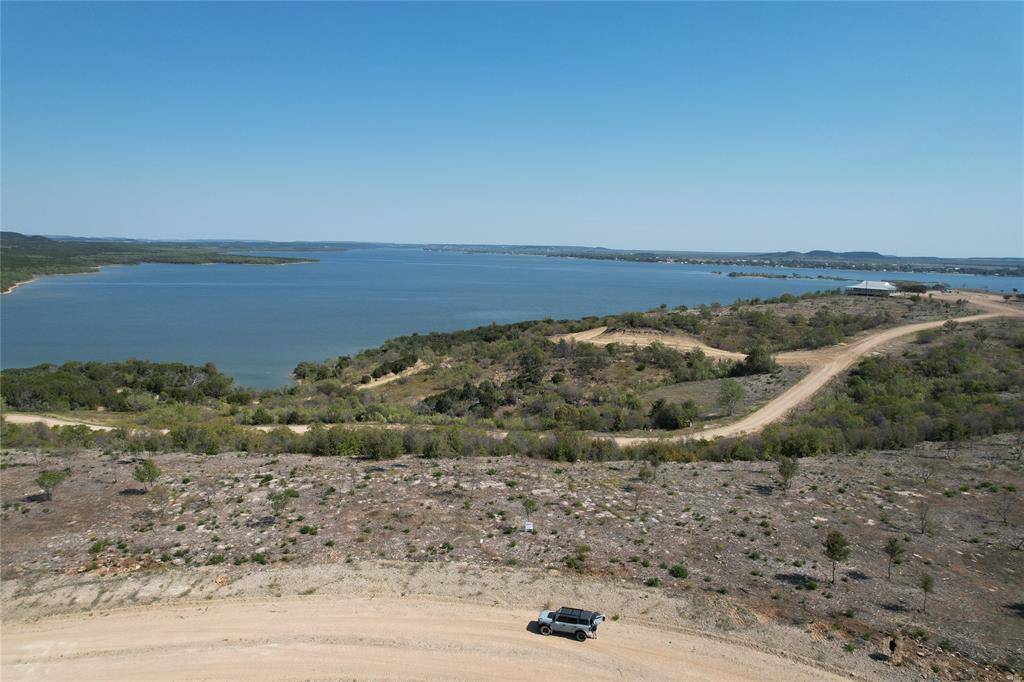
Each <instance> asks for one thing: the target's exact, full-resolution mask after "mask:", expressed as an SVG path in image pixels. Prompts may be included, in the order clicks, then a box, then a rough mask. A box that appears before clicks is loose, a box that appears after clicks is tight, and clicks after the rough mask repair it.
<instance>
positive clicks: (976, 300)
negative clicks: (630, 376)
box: [614, 292, 1024, 446]
mask: <svg viewBox="0 0 1024 682" xmlns="http://www.w3.org/2000/svg"><path fill="white" fill-rule="evenodd" d="M937 296H939V297H942V298H949V299H951V300H955V299H961V298H966V299H967V300H968V301H970V302H971V303H972V304H974V305H976V306H977V307H979V308H981V309H982V310H987V311H989V312H985V313H980V314H977V315H967V316H964V317H958V318H955V319H956V321H957V322H978V321H980V320H988V319H992V318H995V317H1017V318H1024V309H1021V308H1015V307H1013V306H1011V305H1008V304H1005V303H1003V302H1002V300H1001V299H1000V298H999V297H996V296H993V295H990V294H976V293H959V292H956V293H950V294H943V295H937ZM945 323H946V320H934V321H931V322H918V323H915V324H905V325H902V326H899V327H893V328H892V329H884V330H882V331H879V332H875V333H873V334H870V335H868V336H865V337H863V338H861V339H860V340H858V341H856V342H854V343H851V344H849V345H844V346H833V347H831V348H825V349H819V350H814V351H794V352H791V353H780V354H779V355H778V361H779V362H780V363H782V364H786V365H808V366H810V367H811V371H810V372H809V373H808V374H807V376H805V377H804V378H803V379H801V380H800V381H798V382H797V383H796V384H794V385H793V386H792V387H791V388H789V389H788V390H787V391H785V392H784V393H782V394H780V395H778V396H776V397H775V398H773V399H772V400H770V401H768V402H767V403H766V404H765V405H763V406H762V407H761V408H760V409H758V410H756V411H754V412H752V413H751V414H749V415H747V416H746V417H744V418H743V419H740V420H739V421H735V422H732V423H731V424H725V425H724V426H719V427H714V428H709V429H704V430H702V431H699V432H696V433H690V434H680V435H677V436H673V437H671V438H670V439H671V440H675V441H685V440H692V439H694V438H702V439H707V440H711V439H714V438H721V437H725V436H742V435H744V434H750V433H756V432H758V431H760V430H761V429H763V428H764V427H766V426H768V425H769V424H771V423H772V422H775V421H778V420H780V419H783V418H784V417H785V416H786V415H787V414H789V413H790V412H791V411H792V410H793V409H794V408H796V407H799V406H800V405H801V404H803V403H804V402H806V401H807V400H809V399H810V398H811V397H812V396H814V394H815V393H817V392H818V391H820V390H821V389H822V388H824V387H825V385H826V384H827V383H828V382H829V381H831V380H832V379H833V378H835V377H836V376H838V375H839V374H841V373H843V372H844V371H846V370H847V369H849V368H850V367H851V366H852V365H853V364H854V363H856V362H857V361H858V360H859V359H860V358H862V357H864V356H865V355H867V354H868V353H870V352H872V351H874V350H875V349H877V348H879V347H880V346H883V345H885V344H887V343H890V342H892V341H895V340H896V339H899V338H900V337H903V336H907V335H909V334H916V333H918V332H922V331H925V330H927V329H936V328H938V327H941V326H942V325H943V324H945ZM657 439H658V437H657V436H635V437H630V436H617V437H615V438H614V440H615V442H616V443H618V444H619V445H620V446H628V445H638V444H642V443H644V442H649V441H652V440H657Z"/></svg>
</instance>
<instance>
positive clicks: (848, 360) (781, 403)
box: [3, 291, 1024, 446]
mask: <svg viewBox="0 0 1024 682" xmlns="http://www.w3.org/2000/svg"><path fill="white" fill-rule="evenodd" d="M932 295H933V296H935V297H936V298H940V299H944V300H948V301H956V300H966V301H968V302H969V303H971V304H972V305H974V306H976V307H978V308H980V309H982V310H985V311H987V312H984V313H978V314H974V315H966V316H963V317H954V318H949V320H954V321H956V322H979V321H982V320H989V319H993V318H996V317H1015V318H1024V308H1020V307H1015V306H1013V305H1011V304H1007V303H1004V302H1003V300H1002V298H1001V297H999V296H997V295H995V294H984V293H979V292H963V291H951V292H948V293H935V294H932ZM949 320H932V321H929V322H916V323H913V324H905V325H902V326H899V327H892V328H890V329H883V330H881V331H878V332H873V333H869V334H867V335H865V336H862V337H861V338H860V339H858V340H856V341H854V342H852V343H849V344H841V345H838V346H832V347H829V348H819V349H817V350H806V351H792V352H787V353H780V354H778V355H777V356H776V359H777V360H778V362H779V363H781V364H785V365H802V366H809V367H810V368H811V371H810V372H809V373H808V374H807V375H806V376H805V377H804V378H803V379H801V380H800V381H798V382H797V383H796V384H794V385H793V386H792V387H790V388H789V389H788V390H786V391H785V392H783V393H782V394H780V395H778V396H776V397H775V398H773V399H772V400H770V401H769V402H767V403H766V404H764V405H763V406H761V407H760V408H759V409H757V410H756V411H754V412H752V413H751V414H749V415H747V416H746V417H744V418H742V419H740V420H738V421H735V422H732V423H730V424H725V425H723V426H716V427H711V428H706V429H703V430H701V431H697V432H695V433H683V434H676V435H674V436H655V435H651V436H612V435H611V434H598V435H599V436H603V437H607V438H611V439H612V440H614V441H615V442H616V443H618V444H619V445H620V446H629V445H640V444H643V443H648V442H653V441H659V440H671V441H686V440H692V439H695V438H701V439H708V440H710V439H713V438H720V437H725V436H740V435H744V434H750V433H755V432H757V431H760V430H761V429H763V428H764V427H766V426H768V425H769V424H771V423H772V422H775V421H777V420H779V419H782V418H784V417H785V416H786V415H787V414H789V412H790V411H792V410H793V409H794V408H796V407H798V406H800V405H801V404H803V403H804V402H806V401H807V400H809V399H810V398H811V397H812V396H814V394H816V393H817V392H818V391H820V390H821V389H822V388H824V387H825V385H826V384H828V382H829V381H831V380H832V379H833V378H835V377H836V376H838V375H839V374H841V373H842V372H844V371H846V370H847V369H849V368H850V367H851V366H852V365H853V364H854V363H856V362H857V360H859V359H860V358H862V357H863V356H865V355H867V354H868V353H870V352H872V351H874V350H876V349H877V348H878V347H880V346H883V345H885V344H887V343H890V342H892V341H895V340H896V339H899V338H900V337H903V336H907V335H909V334H916V333H918V332H922V331H925V330H928V329H937V328H939V327H941V326H942V325H944V324H945V323H946V322H948V321H949ZM554 338H566V339H570V338H571V339H574V340H576V341H585V342H588V343H595V344H597V345H607V344H608V343H613V342H617V343H637V345H649V344H650V343H653V342H654V341H661V342H662V343H664V344H665V345H667V346H672V347H675V348H677V349H678V350H691V349H693V348H701V349H702V350H704V352H705V353H707V354H708V355H709V356H711V357H717V358H723V359H737V356H738V357H739V358H742V357H743V355H742V354H740V353H732V352H731V351H725V350H721V349H718V348H712V347H711V346H708V345H706V344H704V343H702V342H701V341H698V340H697V339H695V338H692V337H689V336H686V335H682V334H651V333H648V334H644V333H636V332H611V333H609V332H608V328H607V327H597V328H595V329H589V330H587V331H583V332H577V333H575V334H566V335H563V336H560V337H554ZM614 339H618V340H617V341H616V340H614ZM626 339H635V341H627V340H626ZM418 364H419V363H417V365H418ZM411 370H416V365H414V366H413V367H410V368H409V369H407V370H405V372H411ZM416 371H422V369H420V370H416ZM411 373H414V372H411ZM400 377H401V375H395V376H393V377H391V378H390V379H388V380H389V381H394V380H395V379H398V378H400ZM378 381H384V379H379V380H378ZM385 383H386V382H385ZM377 385H380V384H377ZM366 386H369V384H367V385H366ZM3 417H4V419H6V420H7V421H9V422H11V423H16V424H28V423H32V422H43V423H44V424H47V425H48V426H74V425H85V426H88V427H89V428H91V429H94V430H102V431H108V430H110V429H111V428H112V427H110V426H103V425H100V424H90V423H87V422H83V421H76V420H73V419H61V418H56V417H47V416H44V415H37V414H29V413H13V412H8V413H5V414H4V415H3ZM361 426H382V427H384V428H402V425H401V424H386V425H375V424H365V423H364V424H361ZM250 428H256V429H260V430H265V431H269V430H272V429H276V428H281V425H277V424H275V425H269V426H255V427H250ZM285 428H288V429H291V430H292V431H295V432H296V433H305V432H306V431H308V430H309V426H308V425H305V424H291V425H288V426H286V427H285ZM491 433H492V435H496V436H498V437H503V436H504V435H505V433H504V432H500V431H493V432H491Z"/></svg>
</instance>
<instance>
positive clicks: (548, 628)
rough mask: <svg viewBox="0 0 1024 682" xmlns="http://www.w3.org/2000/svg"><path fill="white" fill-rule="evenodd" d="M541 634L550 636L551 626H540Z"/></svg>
mask: <svg viewBox="0 0 1024 682" xmlns="http://www.w3.org/2000/svg"><path fill="white" fill-rule="evenodd" d="M540 634H542V635H550V634H551V626H550V625H541V626H540Z"/></svg>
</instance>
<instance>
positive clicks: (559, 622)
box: [537, 606, 604, 642]
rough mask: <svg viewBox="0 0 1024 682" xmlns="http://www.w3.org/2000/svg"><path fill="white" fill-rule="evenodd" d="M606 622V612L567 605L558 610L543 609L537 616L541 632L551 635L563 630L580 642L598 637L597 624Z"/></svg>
mask: <svg viewBox="0 0 1024 682" xmlns="http://www.w3.org/2000/svg"><path fill="white" fill-rule="evenodd" d="M603 622H604V614H601V613H595V612H593V611H584V610H583V609H570V608H568V607H566V606H563V607H562V608H560V609H558V610H557V611H541V612H540V615H539V616H538V617H537V624H538V625H540V634H542V635H550V634H551V633H552V632H562V633H565V634H567V635H572V636H573V637H575V638H576V639H577V640H578V641H580V642H585V641H587V638H590V639H597V626H598V625H600V624H601V623H603Z"/></svg>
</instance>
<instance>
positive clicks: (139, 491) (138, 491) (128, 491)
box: [117, 488, 146, 497]
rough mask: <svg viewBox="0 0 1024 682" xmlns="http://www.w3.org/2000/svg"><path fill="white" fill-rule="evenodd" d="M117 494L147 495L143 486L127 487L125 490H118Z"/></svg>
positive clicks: (124, 495) (126, 495) (123, 495)
mask: <svg viewBox="0 0 1024 682" xmlns="http://www.w3.org/2000/svg"><path fill="white" fill-rule="evenodd" d="M117 494H118V495H121V496H122V497H128V496H132V495H145V494H146V491H145V490H143V489H142V488H125V489H124V490H122V491H120V492H118V493H117Z"/></svg>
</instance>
